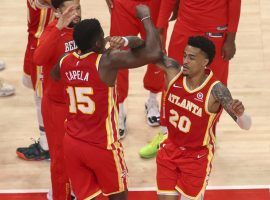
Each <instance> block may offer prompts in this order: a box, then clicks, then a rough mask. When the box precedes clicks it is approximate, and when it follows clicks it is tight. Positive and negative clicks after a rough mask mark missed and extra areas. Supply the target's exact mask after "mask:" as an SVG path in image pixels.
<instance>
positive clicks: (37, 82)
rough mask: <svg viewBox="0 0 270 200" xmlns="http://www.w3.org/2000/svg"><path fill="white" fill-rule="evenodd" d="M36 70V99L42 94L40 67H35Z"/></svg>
mask: <svg viewBox="0 0 270 200" xmlns="http://www.w3.org/2000/svg"><path fill="white" fill-rule="evenodd" d="M36 69H37V74H36V78H37V79H36V85H35V90H36V95H37V96H38V97H42V94H43V87H42V81H41V78H42V66H36Z"/></svg>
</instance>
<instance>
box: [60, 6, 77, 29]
mask: <svg viewBox="0 0 270 200" xmlns="http://www.w3.org/2000/svg"><path fill="white" fill-rule="evenodd" d="M76 7H77V5H71V6H69V7H68V8H67V9H66V10H65V11H64V12H63V13H62V14H60V15H59V19H58V22H57V24H56V27H57V28H58V29H59V30H62V29H63V28H65V27H68V25H69V24H70V23H71V22H72V21H73V20H74V19H75V18H76V16H77V11H76Z"/></svg>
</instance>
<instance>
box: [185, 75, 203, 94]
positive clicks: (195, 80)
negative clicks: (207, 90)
mask: <svg viewBox="0 0 270 200" xmlns="http://www.w3.org/2000/svg"><path fill="white" fill-rule="evenodd" d="M207 77H208V75H207V74H205V73H204V72H203V73H200V74H197V75H196V76H193V77H186V84H187V86H188V88H189V89H190V90H194V89H196V88H198V87H200V86H201V85H202V84H203V82H204V81H205V80H206V78H207Z"/></svg>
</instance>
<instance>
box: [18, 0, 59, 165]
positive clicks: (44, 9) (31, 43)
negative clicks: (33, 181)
mask: <svg viewBox="0 0 270 200" xmlns="http://www.w3.org/2000/svg"><path fill="white" fill-rule="evenodd" d="M50 6H51V0H27V19H28V20H27V21H28V24H27V25H28V30H27V31H28V43H27V47H26V51H25V56H24V66H23V71H24V75H23V78H22V81H23V84H24V86H26V87H28V88H31V89H34V99H35V104H36V109H37V119H38V124H39V130H40V138H39V140H38V142H35V143H34V144H31V145H30V146H29V147H19V148H17V150H16V153H17V155H18V156H19V157H20V158H22V159H25V160H43V159H47V158H49V156H50V155H49V151H48V143H47V138H46V134H45V130H44V124H43V119H42V115H41V94H42V83H41V77H42V74H41V70H42V69H41V66H36V65H35V64H34V62H33V54H34V51H35V49H36V47H37V45H38V41H39V38H40V35H41V33H42V32H43V31H44V29H45V27H46V26H47V25H48V24H49V23H50V22H51V21H52V20H53V19H54V14H53V11H52V9H51V8H50Z"/></svg>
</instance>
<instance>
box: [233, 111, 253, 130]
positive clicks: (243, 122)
mask: <svg viewBox="0 0 270 200" xmlns="http://www.w3.org/2000/svg"><path fill="white" fill-rule="evenodd" d="M236 123H237V124H238V126H239V127H240V128H241V129H244V130H249V129H250V127H251V124H252V123H251V117H250V116H249V115H247V114H245V113H243V115H241V116H240V117H237V120H236Z"/></svg>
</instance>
